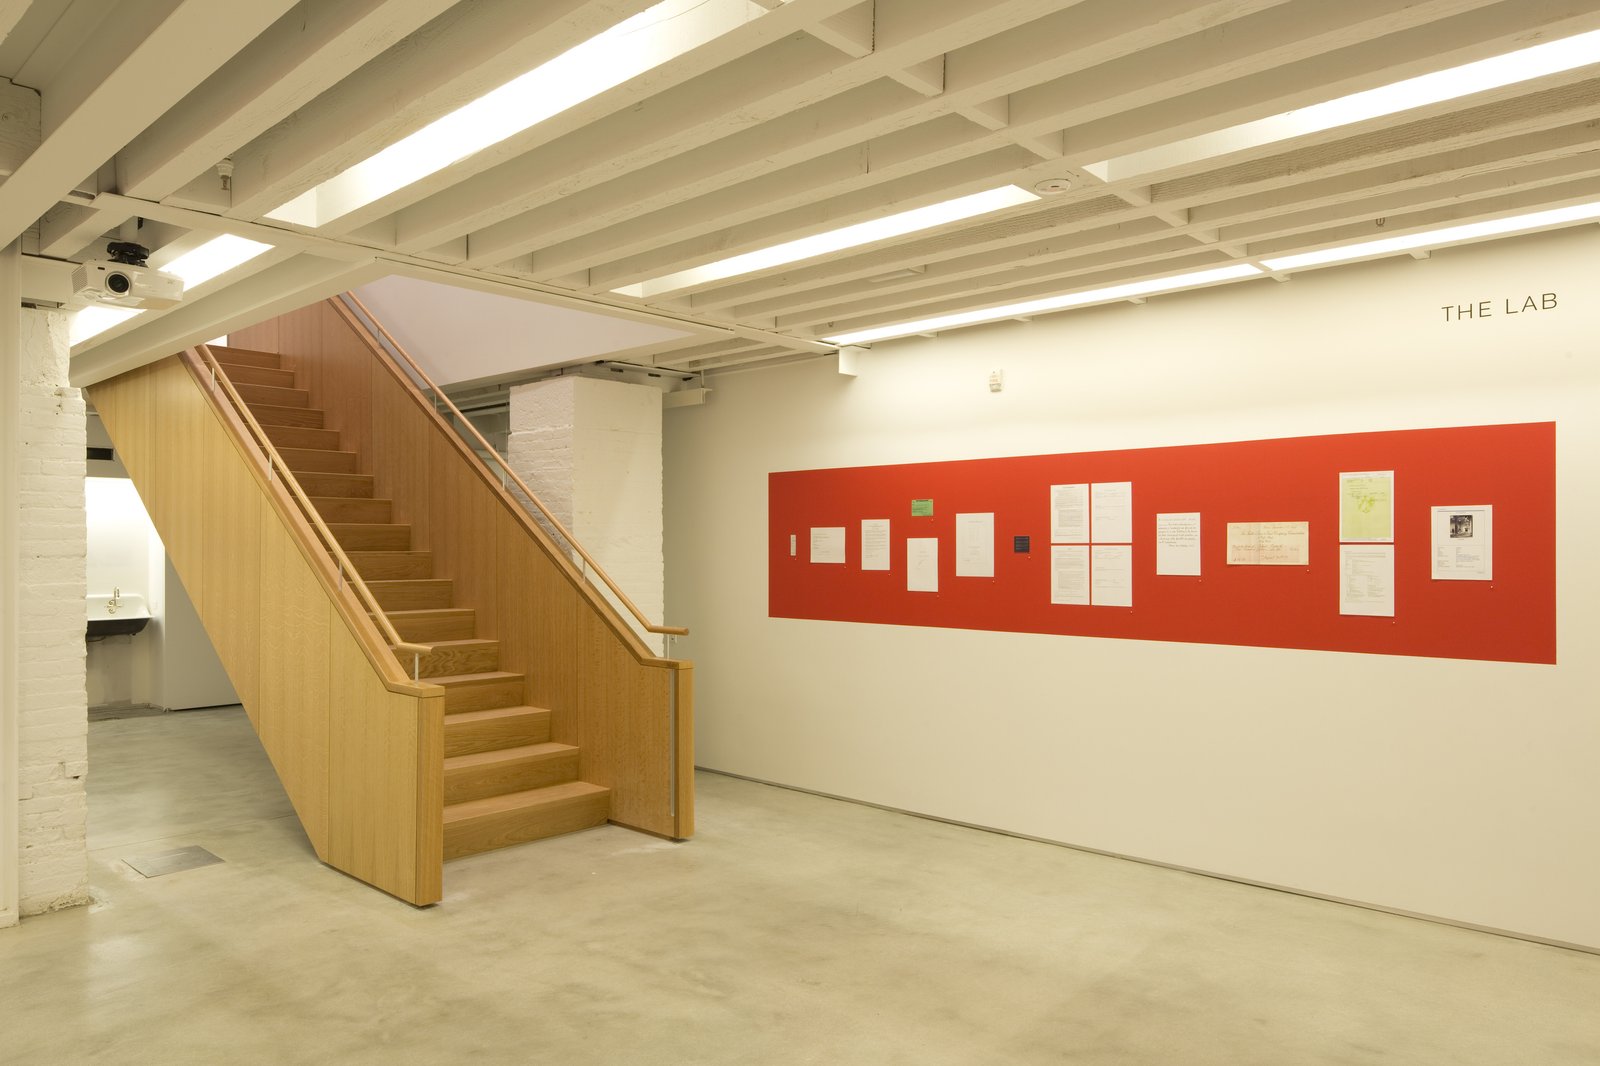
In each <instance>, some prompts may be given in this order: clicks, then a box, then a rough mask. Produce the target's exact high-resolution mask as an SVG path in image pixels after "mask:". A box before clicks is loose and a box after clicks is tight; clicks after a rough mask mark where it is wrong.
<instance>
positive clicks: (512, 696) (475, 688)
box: [444, 681, 522, 714]
mask: <svg viewBox="0 0 1600 1066" xmlns="http://www.w3.org/2000/svg"><path fill="white" fill-rule="evenodd" d="M521 702H522V682H521V681H492V682H488V683H485V684H479V685H446V686H445V687H444V713H445V714H454V713H456V712H457V711H487V710H490V709H491V708H494V707H515V706H516V705H517V704H519V703H521Z"/></svg>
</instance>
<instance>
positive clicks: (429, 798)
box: [412, 689, 445, 903]
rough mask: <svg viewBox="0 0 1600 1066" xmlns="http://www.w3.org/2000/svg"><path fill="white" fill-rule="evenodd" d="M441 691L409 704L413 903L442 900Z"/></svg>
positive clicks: (442, 787)
mask: <svg viewBox="0 0 1600 1066" xmlns="http://www.w3.org/2000/svg"><path fill="white" fill-rule="evenodd" d="M444 700H445V697H444V690H443V689H440V690H439V694H438V695H437V696H423V697H420V698H418V699H416V700H414V701H413V706H414V707H415V713H416V731H417V747H416V763H415V767H416V775H417V792H416V802H415V805H414V806H413V808H412V809H413V811H414V812H415V814H414V818H415V825H416V841H415V845H414V846H415V855H416V883H415V885H414V887H413V894H414V895H415V897H416V898H415V900H414V902H416V903H436V902H438V901H439V900H440V899H443V898H444Z"/></svg>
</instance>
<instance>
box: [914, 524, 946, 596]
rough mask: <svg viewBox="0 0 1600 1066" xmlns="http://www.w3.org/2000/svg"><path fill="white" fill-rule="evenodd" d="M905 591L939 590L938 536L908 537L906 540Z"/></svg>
mask: <svg viewBox="0 0 1600 1066" xmlns="http://www.w3.org/2000/svg"><path fill="white" fill-rule="evenodd" d="M906 591H907V592H938V591H939V538H938V537H909V538H907V540H906Z"/></svg>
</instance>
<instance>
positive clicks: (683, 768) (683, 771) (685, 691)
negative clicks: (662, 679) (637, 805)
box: [672, 662, 694, 840]
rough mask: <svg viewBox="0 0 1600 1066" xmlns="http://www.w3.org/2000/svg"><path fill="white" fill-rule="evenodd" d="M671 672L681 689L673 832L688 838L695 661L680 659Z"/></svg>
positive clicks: (691, 813) (691, 833)
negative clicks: (674, 828) (675, 822)
mask: <svg viewBox="0 0 1600 1066" xmlns="http://www.w3.org/2000/svg"><path fill="white" fill-rule="evenodd" d="M672 673H673V676H672V683H673V685H674V686H675V687H676V688H677V690H678V698H677V714H678V722H677V728H676V729H675V730H674V731H673V732H674V741H675V742H676V744H677V752H676V755H675V758H676V760H677V766H678V783H677V803H676V805H675V806H676V811H675V819H676V821H677V831H676V832H675V833H673V834H672V835H673V836H674V837H676V838H677V839H679V840H687V839H689V838H690V837H692V836H694V664H692V663H688V662H684V663H680V664H679V666H678V668H677V669H676V670H674V671H673V672H672Z"/></svg>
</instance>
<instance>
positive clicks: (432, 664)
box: [368, 582, 500, 677]
mask: <svg viewBox="0 0 1600 1066" xmlns="http://www.w3.org/2000/svg"><path fill="white" fill-rule="evenodd" d="M368 585H369V586H370V585H371V582H368ZM385 613H387V612H385ZM432 643H433V651H432V652H431V653H429V654H427V655H424V656H423V657H422V662H421V664H420V665H419V667H418V675H417V676H419V677H448V676H451V675H453V674H486V673H492V672H493V671H495V670H498V669H500V642H499V641H498V640H482V639H480V638H478V637H471V638H468V639H465V640H439V641H433V642H432ZM396 654H398V655H400V661H401V662H403V663H405V664H407V668H408V669H409V667H410V663H411V658H410V656H408V655H404V654H401V653H396Z"/></svg>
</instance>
